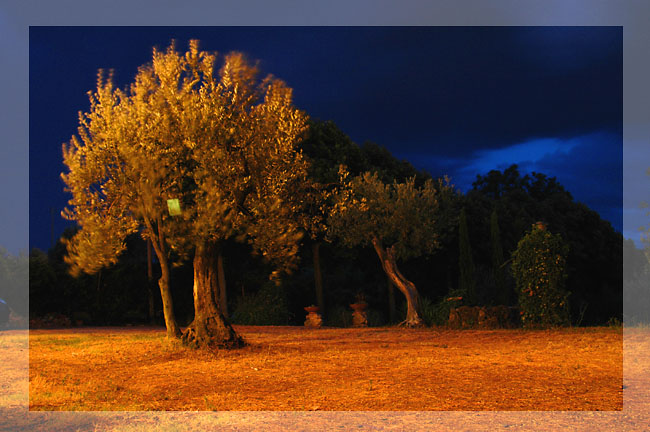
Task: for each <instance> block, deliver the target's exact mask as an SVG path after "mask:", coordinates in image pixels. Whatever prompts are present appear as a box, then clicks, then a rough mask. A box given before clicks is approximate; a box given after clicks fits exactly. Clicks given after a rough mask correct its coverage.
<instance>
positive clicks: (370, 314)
mask: <svg viewBox="0 0 650 432" xmlns="http://www.w3.org/2000/svg"><path fill="white" fill-rule="evenodd" d="M366 317H367V318H368V327H381V326H383V325H385V324H386V315H385V314H384V313H382V312H381V311H380V310H377V309H368V310H366Z"/></svg>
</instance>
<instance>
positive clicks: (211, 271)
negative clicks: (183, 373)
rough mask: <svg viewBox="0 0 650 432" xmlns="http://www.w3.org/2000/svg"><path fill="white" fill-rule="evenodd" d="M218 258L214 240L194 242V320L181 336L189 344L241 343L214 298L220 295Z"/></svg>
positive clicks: (235, 344)
mask: <svg viewBox="0 0 650 432" xmlns="http://www.w3.org/2000/svg"><path fill="white" fill-rule="evenodd" d="M217 260H218V246H217V244H216V243H213V242H208V243H205V244H202V245H200V246H197V248H196V251H195V254H194V287H193V294H194V321H192V323H190V325H189V326H188V327H187V329H185V332H183V336H182V340H183V342H184V343H186V344H188V345H190V346H194V347H224V348H236V347H240V346H243V345H244V341H243V340H242V338H241V337H239V335H237V333H235V330H234V329H233V328H232V326H231V325H230V323H229V322H228V321H227V319H226V318H225V317H224V315H223V312H222V310H221V307H220V305H219V303H218V302H217V301H215V298H217V296H218V295H219V284H218V279H217V268H218V267H217Z"/></svg>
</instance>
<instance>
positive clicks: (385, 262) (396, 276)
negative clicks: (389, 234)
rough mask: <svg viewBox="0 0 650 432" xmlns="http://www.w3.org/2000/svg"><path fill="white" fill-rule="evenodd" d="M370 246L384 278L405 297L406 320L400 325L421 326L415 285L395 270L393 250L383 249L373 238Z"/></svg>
mask: <svg viewBox="0 0 650 432" xmlns="http://www.w3.org/2000/svg"><path fill="white" fill-rule="evenodd" d="M372 245H373V246H374V248H375V252H377V255H378V256H379V261H381V267H382V268H383V269H384V272H385V273H386V276H388V278H389V279H390V280H391V282H392V283H393V285H395V286H396V287H397V289H398V290H400V291H401V292H402V294H404V297H406V307H407V308H406V319H405V320H404V321H402V322H401V323H400V325H403V326H406V327H421V326H423V325H424V322H423V321H422V318H420V295H419V294H418V290H417V289H416V288H415V284H414V283H413V282H411V281H410V280H408V279H406V278H405V277H404V275H402V273H400V271H399V269H398V268H397V262H396V261H395V254H394V251H393V248H392V247H390V248H385V249H384V247H383V246H382V245H381V242H380V241H379V239H378V238H377V237H373V239H372Z"/></svg>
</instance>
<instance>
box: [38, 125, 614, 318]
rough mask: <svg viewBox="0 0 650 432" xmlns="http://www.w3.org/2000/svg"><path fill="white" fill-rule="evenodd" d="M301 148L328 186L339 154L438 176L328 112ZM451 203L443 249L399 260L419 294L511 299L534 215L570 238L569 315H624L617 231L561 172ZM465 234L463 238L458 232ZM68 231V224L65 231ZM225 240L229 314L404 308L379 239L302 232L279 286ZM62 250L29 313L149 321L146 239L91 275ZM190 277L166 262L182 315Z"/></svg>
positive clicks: (386, 171)
mask: <svg viewBox="0 0 650 432" xmlns="http://www.w3.org/2000/svg"><path fill="white" fill-rule="evenodd" d="M300 147H301V149H302V151H303V154H304V156H305V159H306V160H307V161H308V162H309V171H308V172H309V176H310V177H311V178H312V179H313V180H315V181H316V182H318V183H320V184H323V185H332V186H334V185H336V184H337V182H338V181H339V175H338V172H339V165H341V164H342V165H345V166H346V167H347V169H348V171H349V173H350V175H352V176H355V175H360V174H362V173H364V172H368V171H370V172H374V173H377V175H378V177H379V178H380V179H381V180H382V181H383V182H385V183H391V182H393V181H398V182H404V181H405V180H407V179H409V178H415V184H416V185H422V184H424V182H425V181H426V180H428V179H431V178H432V176H431V175H430V174H428V173H426V172H422V171H419V170H417V169H415V168H414V167H413V166H412V165H411V164H410V163H408V162H406V161H400V160H398V159H397V158H395V157H394V156H392V155H391V154H390V153H389V152H388V150H386V149H385V148H383V147H381V146H379V145H377V144H374V143H369V142H367V143H364V144H363V145H361V146H359V145H357V144H355V143H354V142H352V141H351V140H350V138H349V137H347V136H346V135H345V134H344V133H343V132H342V131H340V130H339V129H338V128H337V127H336V125H335V124H334V123H332V122H320V121H310V124H309V135H308V136H307V138H306V139H305V140H303V141H302V142H301V143H300ZM445 206H446V207H445V208H443V209H442V210H443V211H444V212H445V217H444V218H443V219H444V221H445V223H444V227H442V229H441V232H440V239H439V240H440V248H439V249H437V250H435V251H433V252H431V253H428V254H424V255H422V256H419V257H416V258H412V259H408V260H405V261H403V262H400V269H401V270H402V272H403V273H405V274H408V275H409V277H410V279H411V280H412V281H413V282H414V283H415V285H417V286H418V290H419V291H420V295H421V296H422V297H424V298H426V299H429V300H431V301H432V302H437V301H440V300H441V299H444V298H445V297H447V296H449V294H450V293H452V292H455V291H456V290H458V289H459V288H463V286H462V285H463V284H465V283H468V284H470V286H472V290H473V293H472V294H471V297H470V298H469V301H470V302H471V303H473V304H485V305H490V304H491V305H495V304H510V305H514V304H516V301H517V299H516V295H515V293H514V281H513V279H512V277H511V276H510V273H509V272H508V271H507V267H508V259H509V257H510V254H511V253H512V251H514V249H515V248H516V246H517V242H518V241H519V239H521V237H522V236H523V234H524V233H525V232H526V231H527V230H528V229H530V226H531V224H533V223H534V222H536V221H540V220H541V221H544V222H545V223H546V225H547V227H548V230H549V231H551V232H553V233H558V234H560V235H561V236H562V238H563V239H564V240H565V241H566V242H567V243H568V245H569V255H568V258H567V265H568V269H567V270H568V279H567V287H568V288H569V290H570V291H571V298H570V312H571V319H572V322H573V323H574V324H577V323H580V324H582V325H593V324H602V323H605V322H607V321H608V320H609V319H610V318H612V317H615V318H617V319H622V301H623V295H622V275H623V273H622V272H623V268H622V263H623V261H622V257H623V239H622V236H621V234H620V233H618V232H616V231H615V230H614V229H613V228H612V226H611V224H610V223H609V222H607V221H604V220H602V219H601V218H600V216H599V215H598V214H597V213H596V212H595V211H593V210H591V209H589V208H588V207H587V206H585V205H584V204H581V203H578V202H576V201H575V200H574V199H573V197H572V196H571V194H570V193H569V192H568V191H566V190H565V189H564V187H563V186H562V185H561V184H559V183H558V182H557V180H556V179H555V178H550V177H547V176H546V175H544V174H540V173H533V174H527V175H522V174H521V173H520V172H519V170H518V168H517V166H516V165H513V166H511V167H510V168H508V169H506V170H504V171H491V172H489V173H488V174H486V175H479V176H477V179H476V181H475V182H474V184H473V187H472V189H471V190H470V191H469V192H467V193H466V194H464V195H460V196H458V197H457V198H455V199H454V200H452V201H450V202H448V203H445ZM461 209H462V211H463V213H464V215H465V217H464V219H465V228H466V231H465V232H464V234H463V230H461V229H460V227H461V222H462V221H461V219H460V218H459V216H460V212H461ZM465 228H463V229H465ZM461 234H462V235H463V236H465V240H464V241H465V243H463V242H461V241H460V240H461V239H460V236H461ZM70 235H71V232H70V231H69V232H67V233H65V234H64V236H68V237H70ZM315 244H317V245H318V246H317V247H314V245H315ZM463 244H468V245H469V248H465V247H464V246H462V245H463ZM222 248H223V256H224V259H225V260H226V261H225V264H226V265H225V279H226V286H227V299H228V306H227V307H228V312H229V314H230V316H231V317H232V319H233V321H234V322H237V321H238V320H240V322H241V321H244V317H246V316H251V314H250V313H248V314H247V311H246V308H251V307H252V306H251V305H254V304H255V302H256V301H257V302H264V301H269V300H268V299H269V298H272V299H275V300H273V302H274V303H275V304H274V305H273V306H274V307H275V309H274V310H275V312H274V313H273V314H269V316H268V318H267V322H266V323H268V324H287V323H288V324H301V323H302V321H303V320H304V311H303V307H304V306H307V305H309V304H320V305H321V306H322V307H323V309H324V310H325V312H326V313H325V315H326V323H327V322H330V323H339V322H340V320H339V318H340V317H339V314H340V313H342V311H343V310H345V309H346V308H347V305H348V304H349V303H352V302H353V301H354V299H355V296H357V295H358V294H360V293H361V294H363V295H364V297H365V299H366V301H367V302H368V303H369V307H370V310H371V311H372V313H373V314H374V315H373V317H374V321H375V322H376V323H388V322H389V321H392V322H395V321H399V320H401V319H403V316H399V315H400V313H399V312H400V311H402V309H403V306H402V305H401V303H403V298H402V297H401V296H395V295H394V292H393V293H392V295H391V291H392V289H393V287H392V286H391V283H390V282H389V281H387V278H386V276H385V274H384V272H383V271H382V268H381V265H380V263H379V262H378V261H377V257H376V255H375V254H374V251H373V250H372V248H367V247H366V248H364V247H355V248H345V247H342V245H341V244H340V243H339V242H338V241H336V240H333V241H326V239H324V237H322V236H321V237H318V236H315V237H314V238H309V237H308V236H306V237H304V238H303V241H302V244H301V246H300V250H299V253H298V255H299V257H300V263H299V265H298V267H297V268H296V269H295V270H294V271H293V272H292V273H291V274H290V275H286V276H283V277H282V279H281V283H280V285H279V286H274V285H273V284H269V283H268V274H269V273H270V272H271V271H272V269H271V267H270V266H269V264H268V263H265V262H264V261H263V260H262V259H261V258H260V257H258V256H254V255H252V254H251V251H252V250H251V247H250V245H246V244H240V243H238V242H236V241H226V242H224V243H223V245H222ZM461 250H462V253H461ZM64 253H65V248H64V246H63V244H62V243H61V242H59V243H57V245H56V246H55V247H54V248H53V249H51V250H50V251H49V252H48V254H47V255H46V254H44V253H42V252H40V251H32V253H31V254H30V272H31V277H30V292H31V296H32V297H31V304H32V308H31V315H32V316H41V315H43V314H46V313H48V312H58V313H62V314H65V315H67V316H69V317H70V318H71V319H83V321H84V322H85V323H88V324H124V323H127V322H133V323H146V322H149V320H150V319H151V317H150V316H149V311H148V292H149V291H148V289H147V287H148V284H149V283H150V282H149V280H148V278H147V269H146V257H147V254H146V244H145V242H144V241H143V240H141V239H140V238H138V237H137V236H129V237H128V240H127V248H126V251H125V252H124V253H123V254H122V255H121V256H120V258H119V261H118V262H117V263H116V264H114V265H113V266H111V267H109V268H106V269H103V270H102V271H101V272H99V273H98V274H95V275H92V276H89V275H82V276H80V277H78V278H72V277H71V276H69V275H68V273H67V271H66V264H65V263H64V260H63V255H64ZM467 254H470V255H469V256H468V255H467ZM461 256H464V258H463V260H461V259H460V257H461ZM468 259H470V260H471V261H468ZM463 262H465V264H463ZM468 262H471V265H469V264H467V263H468ZM154 269H156V266H154ZM461 275H462V277H461ZM155 279H157V277H154V280H155ZM462 281H469V282H462ZM191 285H192V266H191V261H185V263H182V264H181V265H178V266H176V267H174V268H173V269H172V270H171V283H170V286H171V287H172V296H173V299H174V307H175V309H176V316H177V318H178V320H179V323H180V324H181V325H187V324H188V323H189V322H190V321H191V319H192V315H193V310H192V307H193V306H192V298H191V293H192V290H191ZM265 299H266V300H265ZM155 302H156V303H155V310H156V316H155V317H153V318H154V319H156V320H157V321H158V322H161V320H162V316H161V303H160V294H159V293H157V294H156V299H155ZM268 306H270V305H267V307H268ZM402 313H403V311H402ZM260 323H264V322H260Z"/></svg>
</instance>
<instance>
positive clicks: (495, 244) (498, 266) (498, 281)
mask: <svg viewBox="0 0 650 432" xmlns="http://www.w3.org/2000/svg"><path fill="white" fill-rule="evenodd" d="M490 238H491V240H492V276H493V277H494V289H495V300H496V301H497V303H498V304H508V302H509V300H510V299H509V295H508V292H507V291H506V283H505V276H504V271H503V267H502V265H503V262H504V260H503V247H502V246H501V232H500V231H499V219H498V215H497V209H496V207H495V208H494V209H493V210H492V214H491V215H490Z"/></svg>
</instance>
